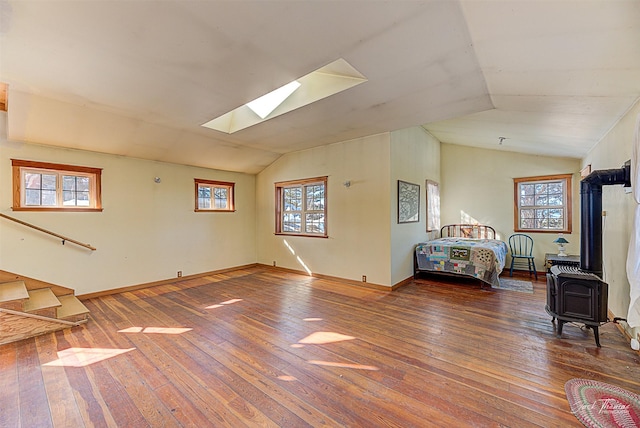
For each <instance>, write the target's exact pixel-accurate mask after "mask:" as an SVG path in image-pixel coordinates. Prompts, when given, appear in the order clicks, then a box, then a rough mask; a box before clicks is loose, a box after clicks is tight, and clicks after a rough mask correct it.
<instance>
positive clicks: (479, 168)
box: [440, 144, 580, 271]
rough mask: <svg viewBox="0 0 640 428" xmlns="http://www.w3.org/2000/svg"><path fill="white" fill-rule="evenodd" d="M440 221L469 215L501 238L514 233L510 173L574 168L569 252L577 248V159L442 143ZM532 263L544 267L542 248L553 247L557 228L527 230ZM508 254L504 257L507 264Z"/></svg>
mask: <svg viewBox="0 0 640 428" xmlns="http://www.w3.org/2000/svg"><path fill="white" fill-rule="evenodd" d="M441 159H442V163H441V165H440V168H441V171H442V173H441V174H442V183H441V190H440V194H441V197H442V201H441V205H442V224H448V223H466V222H468V221H470V220H474V221H478V222H480V223H482V224H488V225H490V226H493V227H494V228H495V229H496V231H497V232H498V234H499V235H500V238H501V239H503V240H504V241H505V242H506V241H507V239H508V238H509V236H510V235H511V234H512V233H513V229H514V222H513V216H514V212H513V204H514V199H513V198H514V191H513V179H514V178H517V177H534V176H540V175H550V174H568V173H573V174H574V176H573V180H572V184H573V186H572V187H573V233H571V234H565V238H566V239H567V240H568V241H569V244H568V245H567V247H566V248H567V252H568V253H569V254H579V253H580V216H579V209H580V191H579V185H578V180H579V173H578V171H579V170H580V161H579V160H578V159H568V158H553V157H545V156H534V155H526V154H519V153H513V152H507V151H500V150H484V149H477V148H472V147H463V146H457V145H453V144H442V148H441ZM530 235H531V236H532V237H533V239H534V255H535V256H536V267H537V269H538V270H539V271H543V268H544V266H543V264H544V254H545V253H551V252H557V251H558V247H557V245H555V244H553V242H552V241H553V240H554V239H556V237H557V234H555V233H554V234H548V233H531V234H530ZM510 261H511V259H510V258H509V257H508V258H507V267H508V266H509V263H510Z"/></svg>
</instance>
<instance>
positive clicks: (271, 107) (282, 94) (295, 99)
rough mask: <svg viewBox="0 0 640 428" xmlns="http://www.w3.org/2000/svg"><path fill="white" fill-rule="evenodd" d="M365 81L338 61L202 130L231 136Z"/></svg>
mask: <svg viewBox="0 0 640 428" xmlns="http://www.w3.org/2000/svg"><path fill="white" fill-rule="evenodd" d="M366 81H367V78H366V77H364V76H363V75H362V74H360V72H358V70H356V69H355V68H353V67H352V66H351V64H349V63H348V62H347V61H345V60H344V59H342V58H340V59H337V60H336V61H333V62H332V63H330V64H327V65H325V66H324V67H321V68H319V69H317V70H316V71H312V72H311V73H309V74H307V75H305V76H302V77H300V78H298V79H296V80H294V81H293V82H290V83H288V84H286V85H284V86H281V87H280V88H278V89H275V90H273V91H271V92H269V93H268V94H266V95H263V96H261V97H259V98H257V99H255V100H254V101H251V102H249V103H247V104H244V105H241V106H240V107H238V108H236V109H234V110H231V111H230V112H228V113H225V114H223V115H222V116H219V117H217V118H215V119H212V120H210V121H209V122H207V123H204V124H203V125H202V126H204V127H206V128H210V129H215V130H216V131H220V132H225V133H227V134H233V133H234V132H238V131H240V130H242V129H245V128H248V127H250V126H253V125H257V124H258V123H262V122H264V121H265V120H269V119H273V118H275V117H278V116H280V115H282V114H285V113H288V112H290V111H293V110H295V109H298V108H300V107H304V106H306V105H308V104H311V103H313V102H316V101H320V100H321V99H323V98H326V97H329V96H331V95H334V94H337V93H339V92H342V91H346V90H347V89H349V88H353V87H354V86H357V85H359V84H361V83H364V82H366Z"/></svg>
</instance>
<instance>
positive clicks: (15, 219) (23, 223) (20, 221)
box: [0, 213, 96, 251]
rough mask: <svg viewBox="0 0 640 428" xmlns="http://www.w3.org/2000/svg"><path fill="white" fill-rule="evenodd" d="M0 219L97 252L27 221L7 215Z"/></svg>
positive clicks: (87, 245)
mask: <svg viewBox="0 0 640 428" xmlns="http://www.w3.org/2000/svg"><path fill="white" fill-rule="evenodd" d="M0 217H4V218H6V219H8V220H11V221H15V222H16V223H20V224H21V225H23V226H27V227H30V228H32V229H35V230H39V231H40V232H44V233H48V234H49V235H52V236H55V237H56V238H60V239H62V245H64V243H65V242H67V241H68V242H71V243H73V244H76V245H79V246H81V247H84V248H88V249H90V250H91V251H95V250H96V248H95V247H92V246H91V245H89V244H85V243H83V242H80V241H76V240H75V239H71V238H67V237H66V236H64V235H60V234H58V233H55V232H52V231H50V230H47V229H43V228H41V227H38V226H35V225H33V224H31V223H27V222H26V221H22V220H18V219H17V218H14V217H11V216H8V215H6V214H3V213H0Z"/></svg>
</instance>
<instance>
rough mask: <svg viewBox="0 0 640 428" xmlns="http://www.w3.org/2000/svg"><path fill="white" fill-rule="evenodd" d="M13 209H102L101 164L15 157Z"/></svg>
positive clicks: (12, 162)
mask: <svg viewBox="0 0 640 428" xmlns="http://www.w3.org/2000/svg"><path fill="white" fill-rule="evenodd" d="M11 165H12V167H13V189H14V192H13V195H14V198H13V208H12V209H13V210H15V211H47V210H49V211H100V210H102V202H101V191H100V189H101V183H100V181H101V180H100V178H101V173H102V170H101V169H99V168H91V167H84V166H74V165H61V164H54V163H47V162H34V161H25V160H19V159H12V161H11Z"/></svg>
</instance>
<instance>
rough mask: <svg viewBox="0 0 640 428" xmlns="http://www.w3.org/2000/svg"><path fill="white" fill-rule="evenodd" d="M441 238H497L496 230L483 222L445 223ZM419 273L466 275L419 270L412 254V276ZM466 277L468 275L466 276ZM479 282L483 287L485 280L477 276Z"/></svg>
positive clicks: (414, 276) (451, 275) (415, 256)
mask: <svg viewBox="0 0 640 428" xmlns="http://www.w3.org/2000/svg"><path fill="white" fill-rule="evenodd" d="M440 237H441V238H472V239H497V238H496V230H495V229H494V228H493V227H491V226H487V225H484V224H466V223H461V224H447V225H445V226H442V228H441V229H440ZM420 273H426V274H434V275H442V276H450V277H460V276H466V275H464V274H462V275H461V274H457V273H453V272H444V271H434V270H420V268H419V267H418V257H417V254H414V257H413V278H414V279H418V276H419V274H420ZM466 277H467V278H468V276H466ZM477 279H478V280H479V282H480V288H482V289H484V284H485V282H486V281H485V280H483V279H481V278H477Z"/></svg>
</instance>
